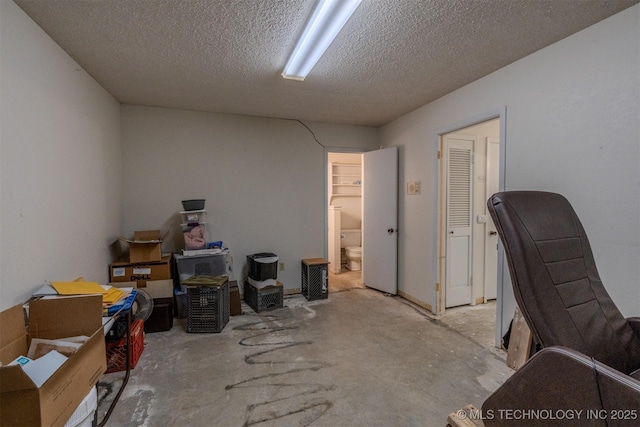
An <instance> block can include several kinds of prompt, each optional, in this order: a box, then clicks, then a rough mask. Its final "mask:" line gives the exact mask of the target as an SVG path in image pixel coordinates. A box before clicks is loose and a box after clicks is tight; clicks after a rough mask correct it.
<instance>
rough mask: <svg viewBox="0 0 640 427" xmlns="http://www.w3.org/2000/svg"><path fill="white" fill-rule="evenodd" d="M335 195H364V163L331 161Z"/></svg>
mask: <svg viewBox="0 0 640 427" xmlns="http://www.w3.org/2000/svg"><path fill="white" fill-rule="evenodd" d="M329 173H330V174H331V186H330V194H329V200H331V199H332V198H333V197H360V196H361V195H362V165H360V164H358V163H329Z"/></svg>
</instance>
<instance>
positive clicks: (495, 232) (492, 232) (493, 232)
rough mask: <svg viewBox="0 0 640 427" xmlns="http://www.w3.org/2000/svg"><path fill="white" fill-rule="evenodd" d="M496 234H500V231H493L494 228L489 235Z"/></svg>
mask: <svg viewBox="0 0 640 427" xmlns="http://www.w3.org/2000/svg"><path fill="white" fill-rule="evenodd" d="M496 234H498V232H497V231H493V230H491V231H490V232H489V236H495V235H496Z"/></svg>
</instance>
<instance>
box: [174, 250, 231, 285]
mask: <svg viewBox="0 0 640 427" xmlns="http://www.w3.org/2000/svg"><path fill="white" fill-rule="evenodd" d="M173 258H174V259H175V260H176V266H177V267H178V278H179V279H180V282H182V281H184V280H186V279H188V278H189V277H191V276H201V275H206V276H223V275H230V271H231V265H230V262H231V261H230V256H229V253H228V251H224V252H220V253H219V254H207V255H192V256H184V255H180V254H174V255H173Z"/></svg>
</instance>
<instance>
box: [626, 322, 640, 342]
mask: <svg viewBox="0 0 640 427" xmlns="http://www.w3.org/2000/svg"><path fill="white" fill-rule="evenodd" d="M627 322H629V326H631V329H633V332H635V334H636V337H638V339H640V317H629V318H627Z"/></svg>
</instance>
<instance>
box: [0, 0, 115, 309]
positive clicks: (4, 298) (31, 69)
mask: <svg viewBox="0 0 640 427" xmlns="http://www.w3.org/2000/svg"><path fill="white" fill-rule="evenodd" d="M0 40H1V41H0V43H1V44H0V55H1V57H0V120H1V122H0V137H1V141H0V177H1V178H0V185H1V187H0V203H1V208H0V212H1V217H0V236H1V237H0V241H1V243H0V310H1V309H6V308H8V307H10V306H12V305H15V304H18V303H22V302H24V301H25V300H27V299H28V298H29V297H30V296H31V293H32V292H33V291H34V290H36V289H37V288H38V287H39V286H40V285H41V284H42V283H44V282H45V281H51V280H73V279H75V278H77V277H79V276H83V277H84V278H85V279H86V280H96V281H99V282H106V281H107V278H108V277H107V273H108V269H107V266H108V263H109V262H110V261H111V259H110V252H109V242H110V241H112V240H113V239H114V238H115V237H116V236H117V235H118V234H119V233H120V226H121V221H120V218H121V212H122V209H121V208H122V207H121V201H120V194H121V180H120V173H121V152H120V124H119V120H120V117H119V104H118V103H117V102H116V101H115V100H114V99H113V98H112V97H111V96H110V95H109V94H108V93H107V92H106V91H105V90H104V89H102V88H101V87H100V86H99V85H98V84H97V83H96V82H95V81H94V80H93V79H92V78H91V77H90V76H88V75H87V73H86V72H84V71H83V70H82V69H81V68H80V67H79V66H78V65H77V64H76V63H75V62H74V61H73V60H72V59H71V58H70V57H69V56H68V55H67V54H66V53H65V52H64V51H62V49H60V47H59V46H58V45H56V44H55V43H54V42H53V41H52V40H51V39H50V38H49V37H48V36H47V35H46V34H45V33H44V32H43V31H42V30H41V29H40V28H39V27H38V26H37V25H36V24H35V23H34V22H33V21H32V20H31V19H30V18H29V17H27V16H26V15H25V14H24V12H22V10H20V9H19V8H18V7H17V6H16V5H15V4H14V3H13V2H10V1H0Z"/></svg>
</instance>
